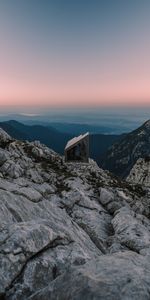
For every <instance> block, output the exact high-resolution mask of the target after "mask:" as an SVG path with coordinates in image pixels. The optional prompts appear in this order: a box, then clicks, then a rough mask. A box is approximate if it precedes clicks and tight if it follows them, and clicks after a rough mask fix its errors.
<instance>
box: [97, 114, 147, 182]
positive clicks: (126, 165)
mask: <svg viewBox="0 0 150 300" xmlns="http://www.w3.org/2000/svg"><path fill="white" fill-rule="evenodd" d="M149 155H150V120H148V121H147V122H145V123H144V124H143V125H142V126H140V127H139V128H138V129H136V130H134V131H132V132H131V133H128V134H126V135H125V136H123V138H121V140H120V141H117V143H115V144H114V145H112V147H111V148H110V149H108V151H107V152H106V154H105V155H104V156H103V157H102V159H101V164H100V165H101V166H102V168H103V169H106V170H109V171H111V172H112V173H114V174H115V175H118V176H120V177H122V178H125V177H126V176H128V175H129V173H130V171H131V169H132V167H133V165H134V164H135V162H136V161H137V159H138V158H144V157H147V156H149Z"/></svg>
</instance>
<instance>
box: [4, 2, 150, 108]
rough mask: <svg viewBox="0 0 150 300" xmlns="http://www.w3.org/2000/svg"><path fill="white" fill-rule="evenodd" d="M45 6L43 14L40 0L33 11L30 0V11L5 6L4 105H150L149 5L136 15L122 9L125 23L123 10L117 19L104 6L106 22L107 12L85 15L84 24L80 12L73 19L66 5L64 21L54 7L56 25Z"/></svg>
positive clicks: (70, 8) (83, 15)
mask: <svg viewBox="0 0 150 300" xmlns="http://www.w3.org/2000/svg"><path fill="white" fill-rule="evenodd" d="M8 2H9V1H8ZM31 2H34V1H32V0H31ZM44 2H45V4H43V7H42V9H43V11H42V12H41V7H39V6H37V7H36V6H35V2H34V3H33V4H34V5H33V6H32V5H31V6H30V13H29V7H28V5H29V1H28V0H27V3H28V5H25V4H22V5H21V4H18V2H17V1H14V4H13V7H11V4H10V5H9V6H8V5H5V4H0V38H1V43H0V105H1V106H12V105H16V106H17V105H18V106H20V105H24V106H25V105H27V106H30V105H32V106H34V105H37V106H41V105H42V106H44V105H46V106H47V105H48V106H65V105H66V106H74V105H77V106H80V105H81V106H84V105H85V106H94V105H96V106H97V105H99V106H101V105H102V106H109V105H110V106H112V105H140V106H141V105H149V104H150V59H149V53H150V37H149V26H148V25H150V22H149V18H148V17H149V16H148V12H147V9H146V7H145V8H144V9H143V10H142V9H141V7H139V8H140V9H139V10H138V7H137V10H133V11H132V9H131V11H132V13H130V14H129V12H128V10H129V6H127V10H125V8H124V7H123V8H122V10H121V11H120V7H119V11H118V13H121V14H122V17H121V18H120V17H119V18H118V19H115V18H116V11H113V10H112V15H111V18H110V15H109V16H108V12H107V9H109V7H108V8H107V6H103V10H104V11H103V15H104V16H103V20H102V21H101V22H102V23H99V17H100V14H101V10H99V14H98V12H96V11H93V14H92V16H91V19H90V22H91V23H90V22H87V21H88V20H87V14H85V9H84V10H83V12H82V11H81V12H80V15H79V16H78V23H77V15H76V14H78V10H77V11H76V10H75V11H73V16H72V18H71V17H70V14H71V12H72V7H70V6H69V8H68V11H67V12H66V10H67V6H66V10H65V14H64V15H61V14H62V12H59V7H57V10H56V8H55V7H54V6H52V7H50V8H51V10H49V13H52V16H53V19H52V21H51V23H50V21H49V18H50V15H49V13H48V12H47V13H46V9H47V10H48V8H47V7H46V3H47V1H44ZM44 2H43V3H44ZM50 2H51V1H50ZM64 2H65V1H64ZM77 2H78V1H77ZM83 2H84V4H85V1H83ZM87 2H88V1H87ZM94 2H95V1H94ZM100 2H101V1H100ZM10 3H12V2H10ZM15 3H16V4H15ZM21 3H23V2H22V1H21ZM37 3H38V1H37ZM90 3H91V5H92V2H90ZM145 3H146V2H145ZM147 3H148V2H147ZM15 5H16V6H15ZM147 5H148V7H149V8H150V6H149V4H147ZM98 8H99V6H98ZM98 8H97V9H98ZM52 9H53V10H52ZM88 9H89V8H88ZM95 9H96V6H95ZM89 12H90V10H89V11H87V13H88V14H89ZM44 13H45V15H44ZM58 13H59V16H58ZM94 13H95V15H94ZM109 13H110V12H109ZM68 14H69V15H68ZM66 16H67V18H68V19H67V20H66V19H65V20H66V23H65V21H64V19H63V18H66ZM60 17H61V23H60ZM42 18H43V19H42ZM72 19H73V20H72ZM81 22H82V24H81ZM69 25H70V26H69ZM79 25H80V27H79ZM81 25H82V30H81Z"/></svg>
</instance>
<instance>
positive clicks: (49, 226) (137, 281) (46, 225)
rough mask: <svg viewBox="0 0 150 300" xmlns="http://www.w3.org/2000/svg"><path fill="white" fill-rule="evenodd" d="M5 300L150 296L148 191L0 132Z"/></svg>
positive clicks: (0, 281)
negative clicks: (65, 160) (64, 159)
mask: <svg viewBox="0 0 150 300" xmlns="http://www.w3.org/2000/svg"><path fill="white" fill-rule="evenodd" d="M0 262H1V263H0V299H8V300H25V299H32V300H38V299H42V300H44V299H45V300H47V299H52V300H53V299H57V300H72V299H73V300H80V299H82V300H84V299H86V300H91V299H93V300H98V299H106V300H107V299H111V300H113V299H114V300H116V299H120V300H122V299H123V300H127V299H129V300H130V299H132V300H134V299H143V300H145V299H149V298H150V187H149V186H145V187H142V186H140V185H136V184H132V183H128V182H125V181H121V180H118V179H117V178H115V177H113V176H112V175H111V174H110V173H108V172H105V171H103V170H102V169H100V168H99V167H98V166H97V165H96V163H95V162H94V161H92V160H91V161H90V163H89V164H80V163H68V164H66V163H65V162H64V161H63V158H62V157H61V156H59V155H58V154H56V153H55V152H54V151H52V150H50V149H49V148H47V147H46V146H44V145H41V144H40V143H39V142H32V143H29V142H23V141H17V140H13V139H12V138H11V137H10V136H9V135H7V134H6V133H5V132H4V131H3V130H0Z"/></svg>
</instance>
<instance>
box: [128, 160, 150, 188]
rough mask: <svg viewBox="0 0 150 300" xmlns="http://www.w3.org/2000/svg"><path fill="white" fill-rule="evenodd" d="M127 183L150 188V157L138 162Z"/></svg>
mask: <svg viewBox="0 0 150 300" xmlns="http://www.w3.org/2000/svg"><path fill="white" fill-rule="evenodd" d="M127 181H129V182H132V183H136V184H141V185H143V186H149V187H150V156H148V157H145V158H139V159H138V160H137V162H136V164H135V165H134V166H133V168H132V170H131V171H130V174H129V176H128V177H127Z"/></svg>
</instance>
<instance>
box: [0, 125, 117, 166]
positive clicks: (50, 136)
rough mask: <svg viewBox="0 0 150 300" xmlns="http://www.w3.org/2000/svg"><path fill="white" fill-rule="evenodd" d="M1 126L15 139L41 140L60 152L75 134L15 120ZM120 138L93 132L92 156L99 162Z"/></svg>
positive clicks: (91, 137)
mask: <svg viewBox="0 0 150 300" xmlns="http://www.w3.org/2000/svg"><path fill="white" fill-rule="evenodd" d="M0 127H1V128H3V129H4V130H5V131H6V132H7V133H8V134H10V135H11V136H12V137H13V138H15V139H19V140H28V141H34V140H39V141H40V142H41V143H43V144H45V145H46V146H48V147H50V148H51V149H53V150H54V151H56V152H58V153H59V154H63V152H64V147H65V145H66V143H67V141H68V140H69V139H71V138H72V137H73V136H74V135H72V134H71V133H70V134H69V133H65V132H60V131H59V130H56V129H55V128H53V127H50V126H42V125H24V124H22V123H20V122H17V121H14V120H10V121H7V122H0ZM85 129H86V128H82V132H84V130H85ZM74 130H75V128H74ZM78 130H79V125H78V126H77V131H78ZM80 131H81V125H80ZM120 138H121V136H119V135H104V134H91V135H90V157H92V158H93V159H94V160H96V161H97V163H99V162H100V159H101V156H102V155H103V154H104V153H105V152H106V151H107V149H108V148H109V147H110V146H111V145H112V144H113V143H114V142H116V141H117V140H118V139H120Z"/></svg>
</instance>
